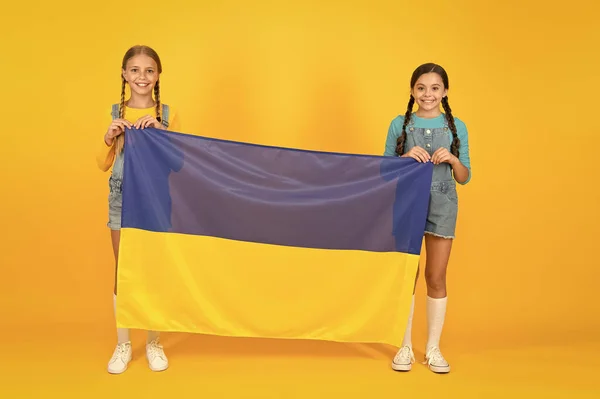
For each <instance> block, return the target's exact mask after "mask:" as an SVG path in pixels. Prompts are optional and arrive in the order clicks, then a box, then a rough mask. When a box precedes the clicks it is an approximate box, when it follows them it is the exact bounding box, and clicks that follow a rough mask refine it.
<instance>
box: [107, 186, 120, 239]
mask: <svg viewBox="0 0 600 399" xmlns="http://www.w3.org/2000/svg"><path fill="white" fill-rule="evenodd" d="M122 183H123V182H122V180H121V179H117V178H115V177H113V176H111V177H110V178H109V179H108V186H109V193H108V223H107V226H108V227H109V228H110V229H111V230H121V209H122V207H123V192H122V191H121V185H122Z"/></svg>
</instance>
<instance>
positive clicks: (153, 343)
mask: <svg viewBox="0 0 600 399" xmlns="http://www.w3.org/2000/svg"><path fill="white" fill-rule="evenodd" d="M111 238H112V244H113V251H114V253H115V285H114V298H115V312H116V298H117V272H118V270H119V243H120V241H121V231H120V230H111ZM117 338H118V341H119V342H118V344H117V349H116V350H115V355H113V359H111V362H112V369H113V371H112V372H113V373H115V374H116V373H122V372H123V371H125V370H126V369H127V363H129V361H130V360H131V343H130V341H129V329H127V328H117ZM118 353H122V354H123V355H122V356H119V355H118ZM146 358H147V359H148V365H149V367H150V369H152V370H153V371H162V370H165V369H167V367H168V366H169V361H168V359H167V357H166V355H165V353H164V351H163V347H162V345H161V344H160V340H159V334H158V332H157V331H148V339H147V342H146ZM110 369H111V364H109V371H110Z"/></svg>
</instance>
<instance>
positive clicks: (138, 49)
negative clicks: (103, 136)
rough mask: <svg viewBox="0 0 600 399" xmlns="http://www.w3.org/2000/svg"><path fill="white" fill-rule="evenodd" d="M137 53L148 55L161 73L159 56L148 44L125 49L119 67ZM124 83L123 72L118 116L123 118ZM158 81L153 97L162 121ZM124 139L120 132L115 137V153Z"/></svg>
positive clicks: (124, 64)
mask: <svg viewBox="0 0 600 399" xmlns="http://www.w3.org/2000/svg"><path fill="white" fill-rule="evenodd" d="M139 54H144V55H147V56H148V57H150V58H152V59H153V60H154V62H156V68H157V69H158V71H157V72H158V74H159V76H160V74H161V73H162V64H161V62H160V57H159V56H158V54H157V53H156V51H154V49H152V48H151V47H148V46H141V45H138V46H133V47H131V48H130V49H129V50H127V52H126V53H125V55H124V56H123V62H122V64H121V69H122V70H125V68H126V67H127V61H129V60H130V59H131V58H133V57H135V56H136V55H139ZM126 83H127V82H126V81H125V77H123V73H121V104H120V105H119V118H125V85H126ZM159 83H160V79H158V80H157V81H156V84H155V85H154V99H155V101H156V120H157V121H159V122H161V121H162V115H161V109H162V108H161V105H160V84H159ZM124 141H125V138H124V137H123V135H122V134H121V135H119V136H118V137H117V141H116V144H115V151H116V153H117V154H118V153H119V152H121V151H122V149H123V144H124Z"/></svg>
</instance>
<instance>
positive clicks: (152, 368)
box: [146, 356, 169, 372]
mask: <svg viewBox="0 0 600 399" xmlns="http://www.w3.org/2000/svg"><path fill="white" fill-rule="evenodd" d="M146 361H147V362H148V367H149V368H150V370H152V371H156V372H160V371H165V370H166V369H168V368H169V363H167V364H165V365H164V366H163V367H153V366H152V364H151V363H150V360H148V356H146Z"/></svg>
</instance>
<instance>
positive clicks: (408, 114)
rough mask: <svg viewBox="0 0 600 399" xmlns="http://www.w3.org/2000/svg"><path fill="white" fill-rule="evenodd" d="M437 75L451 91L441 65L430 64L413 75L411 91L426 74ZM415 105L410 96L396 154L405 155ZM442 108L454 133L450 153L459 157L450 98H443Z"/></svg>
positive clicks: (413, 99) (458, 142)
mask: <svg viewBox="0 0 600 399" xmlns="http://www.w3.org/2000/svg"><path fill="white" fill-rule="evenodd" d="M431 72H433V73H437V74H438V75H440V77H441V78H442V82H444V88H446V89H449V88H450V85H449V84H448V74H447V73H446V71H445V70H444V68H442V67H441V66H440V65H437V64H433V63H428V64H423V65H421V66H419V67H418V68H417V69H415V71H414V72H413V74H412V77H411V78H410V88H411V90H412V89H413V88H414V87H415V84H416V83H417V80H419V78H420V77H421V75H424V74H426V73H431ZM414 105H415V98H414V97H413V96H412V94H411V95H410V99H409V100H408V107H407V108H406V114H404V124H403V125H402V134H401V135H400V137H398V140H397V142H396V154H397V155H402V154H404V143H405V142H406V126H407V125H408V123H409V122H410V118H411V116H412V109H413V106H414ZM442 107H443V108H444V112H445V114H446V121H447V122H448V127H449V128H450V131H451V132H452V137H453V139H452V145H451V147H450V151H451V152H452V155H454V156H456V157H458V147H459V146H460V140H459V139H458V134H457V132H456V125H455V124H454V116H452V109H451V108H450V103H449V102H448V96H446V97H444V98H442Z"/></svg>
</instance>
